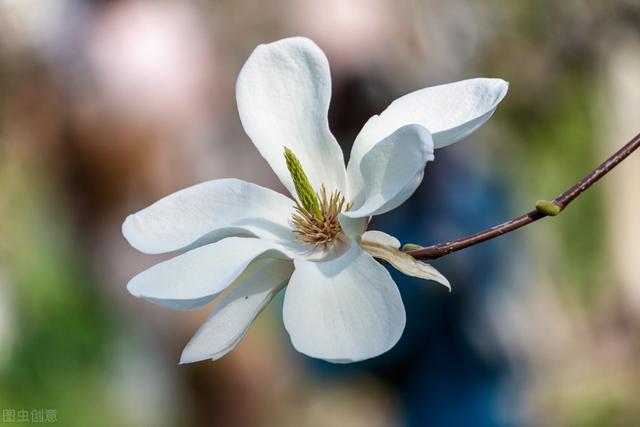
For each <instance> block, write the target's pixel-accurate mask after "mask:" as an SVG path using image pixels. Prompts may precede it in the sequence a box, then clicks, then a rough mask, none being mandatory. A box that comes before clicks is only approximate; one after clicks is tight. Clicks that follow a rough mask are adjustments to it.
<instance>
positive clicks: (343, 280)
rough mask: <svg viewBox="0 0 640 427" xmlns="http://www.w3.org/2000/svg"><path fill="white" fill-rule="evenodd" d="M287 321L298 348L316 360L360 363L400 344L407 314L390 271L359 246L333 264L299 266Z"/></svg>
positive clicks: (289, 289) (293, 279)
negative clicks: (397, 343)
mask: <svg viewBox="0 0 640 427" xmlns="http://www.w3.org/2000/svg"><path fill="white" fill-rule="evenodd" d="M295 266H296V269H295V271H294V273H293V275H292V276H291V280H290V281H289V286H288V287H287V290H286V293H285V298H284V307H283V318H284V325H285V327H286V329H287V331H288V332H289V335H290V337H291V342H292V343H293V346H294V347H295V348H296V349H297V350H298V351H300V352H301V353H304V354H306V355H308V356H311V357H317V358H320V359H325V360H328V361H331V362H341V363H344V362H356V361H359V360H364V359H369V358H371V357H375V356H378V355H380V354H382V353H384V352H385V351H387V350H389V349H390V348H391V347H393V346H394V345H395V344H396V342H397V341H398V340H399V339H400V336H401V335H402V331H403V329H404V325H405V311H404V306H403V304H402V299H401V298H400V292H399V291H398V288H397V286H396V284H395V283H394V282H393V279H391V276H390V275H389V273H388V272H387V270H386V269H385V268H384V267H383V266H382V265H380V264H379V263H378V262H377V261H375V260H374V259H373V258H371V257H370V256H369V255H368V254H366V253H365V252H363V251H362V250H361V249H360V248H359V247H358V246H357V245H353V246H352V248H351V249H350V250H349V251H348V252H347V253H345V254H344V255H342V256H341V257H338V258H335V259H334V260H331V261H328V262H308V261H302V260H296V261H295Z"/></svg>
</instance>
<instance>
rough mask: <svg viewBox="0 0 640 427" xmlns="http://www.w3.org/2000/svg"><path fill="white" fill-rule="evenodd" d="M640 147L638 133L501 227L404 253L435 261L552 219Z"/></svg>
mask: <svg viewBox="0 0 640 427" xmlns="http://www.w3.org/2000/svg"><path fill="white" fill-rule="evenodd" d="M639 147H640V133H639V134H638V135H636V136H635V137H633V139H631V141H629V142H628V143H627V144H626V145H624V146H623V147H622V148H620V149H619V150H618V151H616V152H615V153H614V154H613V155H612V156H611V157H609V158H608V159H607V160H605V161H604V162H602V163H601V164H600V166H598V167H597V168H595V169H594V170H592V171H591V172H590V173H589V174H587V175H586V176H585V177H584V178H582V179H581V180H580V181H578V182H576V183H575V184H574V185H572V186H571V187H570V188H568V189H567V190H566V191H564V192H563V193H562V194H560V195H559V196H558V197H556V198H555V199H553V200H552V201H547V200H540V201H538V202H537V203H536V209H534V210H532V211H530V212H527V213H525V214H522V215H520V216H518V217H515V218H513V219H510V220H509V221H507V222H503V223H502V224H499V225H495V226H493V227H491V228H488V229H486V230H483V231H480V232H478V233H475V234H471V235H470V236H466V237H462V238H460V239H456V240H452V241H449V242H442V243H437V244H435V245H431V246H426V247H424V248H420V249H415V250H411V251H408V252H407V253H408V254H409V255H411V256H412V257H414V258H415V259H435V258H440V257H442V256H444V255H449V254H451V253H453V252H457V251H459V250H462V249H465V248H468V247H470V246H474V245H477V244H478V243H482V242H484V241H487V240H491V239H493V238H496V237H498V236H502V235H503V234H506V233H510V232H512V231H514V230H517V229H518V228H520V227H524V226H525V225H528V224H531V223H532V222H535V221H537V220H539V219H541V218H544V217H546V216H555V215H557V214H559V213H560V212H562V211H563V210H564V209H565V208H566V207H567V206H568V205H569V203H571V202H572V201H573V200H574V199H575V198H577V197H578V196H579V195H580V194H582V192H584V191H585V190H586V189H588V188H589V187H591V186H592V185H593V184H595V183H596V182H597V181H598V180H599V179H600V178H602V177H603V176H605V175H606V174H607V173H608V172H609V171H610V170H611V169H613V168H615V167H616V166H618V165H619V164H620V163H621V162H622V161H623V160H624V159H626V158H627V157H628V156H629V155H630V154H631V153H633V152H634V151H635V150H636V149H638V148H639Z"/></svg>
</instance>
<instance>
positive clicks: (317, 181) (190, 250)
mask: <svg viewBox="0 0 640 427" xmlns="http://www.w3.org/2000/svg"><path fill="white" fill-rule="evenodd" d="M506 92H507V83H506V82H505V81H503V80H500V79H485V78H479V79H471V80H464V81H460V82H457V83H451V84H446V85H441V86H435V87H431V88H427V89H421V90H418V91H416V92H412V93H410V94H408V95H405V96H403V97H401V98H399V99H397V100H396V101H394V102H393V103H392V104H391V105H390V106H389V107H388V108H387V109H386V110H385V111H383V112H382V113H381V114H380V115H376V116H373V117H372V118H371V119H369V121H367V123H366V124H365V125H364V128H363V129H362V131H361V132H360V134H359V135H358V136H357V138H356V140H355V142H354V144H353V149H352V150H351V157H350V160H349V164H348V165H347V167H346V168H345V163H344V159H343V155H342V151H341V150H340V147H339V145H338V143H337V142H336V139H335V137H334V136H333V135H332V134H331V131H330V130H329V125H328V121H327V112H328V109H329V99H330V96H331V78H330V74H329V64H328V62H327V59H326V57H325V56H324V54H323V52H322V51H321V50H320V48H318V46H316V45H315V44H314V43H313V42H312V41H310V40H308V39H305V38H299V37H296V38H288V39H284V40H280V41H277V42H274V43H270V44H266V45H261V46H258V47H257V48H256V49H255V51H254V52H253V53H252V54H251V56H250V57H249V59H248V60H247V62H246V64H245V65H244V67H243V68H242V71H241V72H240V75H239V77H238V81H237V86H236V97H237V102H238V110H239V113H240V119H241V121H242V125H243V127H244V129H245V131H246V132H247V134H248V135H249V137H250V138H251V140H252V141H253V143H254V144H255V146H256V147H257V149H258V150H259V151H260V153H261V154H262V156H263V157H264V158H265V159H266V160H267V162H268V163H269V165H270V166H271V167H272V168H273V170H274V172H275V173H276V174H277V175H278V178H279V179H280V181H282V183H283V184H284V186H285V187H286V188H287V189H288V190H289V192H290V193H291V196H292V198H289V197H287V196H285V195H282V194H279V193H277V192H275V191H273V190H270V189H267V188H264V187H260V186H258V185H255V184H251V183H248V182H243V181H240V180H237V179H221V180H214V181H209V182H204V183H202V184H198V185H195V186H193V187H190V188H187V189H184V190H181V191H178V192H177V193H174V194H171V195H169V196H167V197H165V198H163V199H161V200H160V201H158V202H156V203H154V204H153V205H151V206H149V207H147V208H146V209H143V210H142V211H140V212H138V213H135V214H133V215H130V216H129V217H128V218H127V219H126V220H125V222H124V224H123V226H122V232H123V234H124V236H125V237H126V238H127V240H128V241H129V243H130V244H131V245H132V246H133V247H135V248H136V249H138V250H140V251H142V252H145V253H149V254H157V253H163V252H173V251H180V252H181V254H179V255H177V256H176V257H175V258H172V259H170V260H168V261H165V262H161V263H160V264H157V265H155V266H154V267H151V268H150V269H148V270H146V271H144V272H142V273H140V274H138V275H137V276H135V277H134V278H133V279H131V281H130V282H129V284H128V289H129V292H131V294H133V295H135V296H137V297H142V298H145V299H147V300H150V301H152V302H154V303H157V304H160V305H163V306H167V307H170V308H174V309H191V308H196V307H200V306H203V305H205V304H208V303H209V302H211V301H212V300H214V299H215V298H216V297H218V296H219V295H221V294H223V296H222V297H221V298H220V301H219V303H218V304H217V305H216V307H215V308H214V310H213V312H212V313H211V316H210V317H209V319H208V320H207V321H206V322H205V323H204V325H203V326H202V327H201V328H200V330H198V332H197V333H196V334H195V336H194V337H193V338H192V339H191V341H190V342H189V343H188V344H187V346H186V348H185V349H184V352H183V353H182V358H181V363H188V362H195V361H199V360H204V359H212V360H216V359H219V358H220V357H222V356H224V355H225V354H226V353H228V352H229V351H230V350H231V349H233V348H234V347H235V346H236V344H238V342H239V341H240V340H241V339H242V337H243V336H244V334H245V333H246V331H247V329H248V328H249V326H250V325H251V323H252V322H253V320H254V319H255V318H256V316H257V315H258V314H259V313H260V312H261V311H262V309H263V308H264V307H265V306H266V305H267V304H268V303H269V302H270V301H271V299H272V298H273V297H274V296H275V295H276V294H277V293H278V292H279V291H280V290H282V289H283V288H285V287H286V291H285V297H284V309H283V318H284V325H285V327H286V329H287V331H288V332H289V335H290V337H291V341H292V343H293V345H294V347H295V348H296V349H297V350H298V351H300V352H302V353H304V354H306V355H309V356H311V357H317V358H321V359H325V360H328V361H332V362H354V361H359V360H364V359H368V358H371V357H374V356H377V355H379V354H381V353H384V352H385V351H387V350H389V349H390V348H391V347H393V346H394V345H395V343H396V342H397V341H398V339H399V338H400V336H401V335H402V331H403V329H404V325H405V311H404V306H403V304H402V300H401V298H400V293H399V291H398V288H397V287H396V284H395V283H394V281H393V280H392V279H391V276H390V275H389V273H388V272H387V270H386V268H385V267H384V266H383V265H382V264H381V263H380V262H378V261H377V260H376V259H374V258H379V259H384V260H386V261H388V262H389V263H390V264H392V265H393V266H395V267H396V268H398V269H400V270H401V271H403V272H405V273H406V274H410V275H413V276H417V277H422V278H426V279H430V280H434V281H437V282H439V283H442V284H444V285H446V286H447V287H449V283H448V281H447V279H445V278H444V277H443V276H442V275H441V274H440V273H438V272H437V271H436V270H435V269H434V268H432V267H431V266H429V265H427V264H424V263H421V262H418V261H415V260H414V259H413V258H412V257H410V256H409V255H406V254H403V253H402V252H401V251H399V247H400V242H399V241H398V240H397V239H395V238H394V237H392V236H389V235H387V234H385V233H382V232H380V231H366V228H367V225H368V222H369V219H370V218H371V217H372V216H373V215H379V214H383V213H385V212H388V211H390V210H392V209H394V208H396V207H397V206H399V205H400V204H402V203H403V202H404V201H405V200H407V198H409V196H411V194H412V193H413V192H414V191H415V189H416V188H417V187H418V184H419V183H420V182H421V181H422V177H423V173H424V168H425V165H426V163H427V162H428V161H430V160H433V158H434V155H433V152H434V149H435V148H440V147H444V146H446V145H449V144H452V143H454V142H456V141H458V140H460V139H462V138H464V137H466V136H467V135H469V134H470V133H471V132H473V131H474V130H476V129H477V128H478V127H480V126H481V125H482V124H483V123H484V122H485V121H486V120H488V119H489V117H490V116H491V115H492V114H493V112H494V110H495V108H496V106H497V104H498V103H499V102H500V101H501V100H502V98H503V97H504V96H505V94H506ZM224 291H227V292H226V293H224Z"/></svg>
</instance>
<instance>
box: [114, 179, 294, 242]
mask: <svg viewBox="0 0 640 427" xmlns="http://www.w3.org/2000/svg"><path fill="white" fill-rule="evenodd" d="M293 206H294V201H293V200H291V199H289V198H288V197H286V196H284V195H282V194H280V193H277V192H275V191H273V190H270V189H268V188H264V187H260V186H259V185H255V184H251V183H249V182H245V181H241V180H238V179H220V180H215V181H208V182H203V183H201V184H197V185H194V186H192V187H189V188H185V189H184V190H180V191H178V192H176V193H173V194H171V195H169V196H166V197H164V198H163V199H161V200H159V201H157V202H155V203H154V204H152V205H151V206H149V207H147V208H145V209H143V210H141V211H139V212H137V213H135V214H132V215H129V216H128V217H127V219H126V220H125V221H124V223H123V224H122V234H124V236H125V238H126V239H127V240H128V241H129V243H130V244H131V246H133V247H134V248H136V249H138V250H139V251H142V252H145V253H151V254H157V253H163V252H171V251H175V250H179V249H184V248H186V247H189V246H201V245H205V244H207V243H211V242H215V241H217V240H219V239H221V238H224V237H229V236H233V235H235V236H245V237H246V236H256V237H260V238H262V239H266V240H272V241H292V240H293V239H294V238H295V235H294V234H293V232H292V231H291V225H290V218H291V214H292V212H293Z"/></svg>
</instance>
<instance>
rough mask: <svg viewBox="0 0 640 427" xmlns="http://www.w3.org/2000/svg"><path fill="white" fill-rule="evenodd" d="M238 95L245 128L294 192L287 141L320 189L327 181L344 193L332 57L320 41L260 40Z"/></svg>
mask: <svg viewBox="0 0 640 427" xmlns="http://www.w3.org/2000/svg"><path fill="white" fill-rule="evenodd" d="M236 98H237V101H238V111H239V113H240V120H241V121H242V126H243V127H244V130H245V132H246V133H247V135H249V137H250V138H251V140H252V141H253V143H254V144H255V146H256V148H257V149H258V151H260V154H262V156H263V157H264V158H265V159H266V160H267V162H268V163H269V165H270V166H271V168H272V169H273V170H274V172H275V173H276V174H277V175H278V178H280V181H282V183H283V184H284V186H285V187H287V189H288V190H289V191H290V192H291V194H292V195H293V196H294V197H297V196H296V192H295V188H294V186H293V182H292V180H291V176H290V175H289V171H288V170H287V166H286V163H285V159H284V147H285V146H286V147H289V148H290V149H291V150H292V151H293V153H294V154H295V155H296V157H298V159H299V160H300V163H301V164H302V167H303V168H304V170H305V172H306V174H307V177H308V178H309V181H310V182H311V185H312V186H313V188H314V189H315V190H316V191H319V190H320V186H321V185H323V184H324V186H325V187H326V188H327V190H328V191H333V190H335V189H337V190H340V191H341V192H342V193H343V194H345V190H346V188H345V187H346V185H345V183H346V178H345V166H344V158H343V156H342V150H341V149H340V146H339V145H338V143H337V142H336V139H335V138H334V136H333V135H332V134H331V131H330V130H329V122H328V120H327V113H328V111H329V101H330V98H331V75H330V73H329V63H328V61H327V58H326V57H325V56H324V53H323V52H322V50H320V48H319V47H318V46H317V45H316V44H315V43H313V42H312V41H311V40H309V39H306V38H303V37H293V38H287V39H283V40H280V41H277V42H274V43H270V44H264V45H260V46H258V47H257V48H256V49H255V50H254V51H253V53H252V54H251V56H250V57H249V59H247V62H246V63H245V64H244V67H243V68H242V71H240V75H239V76H238V81H237V84H236Z"/></svg>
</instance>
